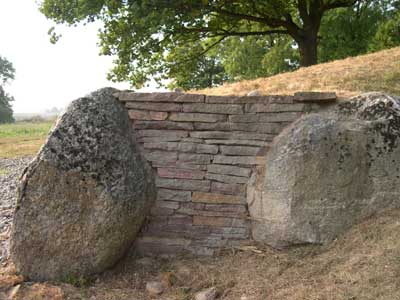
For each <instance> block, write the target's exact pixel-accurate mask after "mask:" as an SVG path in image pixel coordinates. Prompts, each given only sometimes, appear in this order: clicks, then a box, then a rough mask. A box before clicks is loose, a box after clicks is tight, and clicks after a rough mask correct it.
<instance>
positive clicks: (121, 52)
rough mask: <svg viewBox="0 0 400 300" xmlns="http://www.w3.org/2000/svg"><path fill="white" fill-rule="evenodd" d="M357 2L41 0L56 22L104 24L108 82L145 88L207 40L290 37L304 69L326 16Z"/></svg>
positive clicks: (313, 58) (311, 58) (102, 37)
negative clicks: (174, 56) (181, 52)
mask: <svg viewBox="0 0 400 300" xmlns="http://www.w3.org/2000/svg"><path fill="white" fill-rule="evenodd" d="M359 1H362V0H240V1H239V0H173V1H172V0H64V1H59V0H43V1H42V3H41V7H40V9H41V11H42V12H43V13H44V14H45V15H46V16H47V17H48V18H50V19H52V20H54V21H56V22H58V23H66V24H70V25H72V24H76V23H79V22H91V21H94V20H97V19H99V20H101V21H103V23H104V28H103V29H102V31H101V33H100V45H101V47H102V54H105V55H115V56H116V57H117V58H116V60H115V67H114V69H113V70H112V72H111V73H110V79H113V80H116V81H122V80H128V81H130V82H132V83H133V84H134V85H136V86H141V85H142V84H143V83H144V82H146V81H147V80H149V78H150V77H151V76H155V75H157V74H158V75H159V74H166V73H168V66H170V65H171V64H169V63H168V59H167V56H168V53H170V52H171V51H173V49H174V48H176V47H182V45H186V46H185V47H190V45H192V44H196V43H197V42H198V41H202V42H204V41H206V40H208V39H215V40H216V42H218V43H222V42H223V41H224V40H225V39H227V38H228V37H232V36H240V37H246V36H269V35H276V34H279V35H286V36H289V37H290V38H291V40H293V41H295V42H296V43H297V46H298V47H297V49H298V53H299V55H298V56H299V58H300V59H299V60H300V64H301V65H302V66H309V65H312V64H315V63H317V43H318V32H319V29H320V25H321V20H322V18H323V16H324V15H325V14H326V13H327V12H329V11H331V10H334V9H337V8H340V7H352V6H353V5H355V4H356V3H357V2H359ZM53 36H54V33H53ZM191 52H192V51H189V53H191ZM269 61H270V62H271V60H269ZM181 66H182V68H185V66H184V64H183V63H182V64H181Z"/></svg>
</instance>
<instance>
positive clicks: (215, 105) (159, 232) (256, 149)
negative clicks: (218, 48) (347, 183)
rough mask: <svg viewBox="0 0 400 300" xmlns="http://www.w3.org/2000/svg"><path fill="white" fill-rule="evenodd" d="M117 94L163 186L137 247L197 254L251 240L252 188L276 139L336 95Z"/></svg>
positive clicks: (146, 250) (147, 251) (150, 251)
mask: <svg viewBox="0 0 400 300" xmlns="http://www.w3.org/2000/svg"><path fill="white" fill-rule="evenodd" d="M117 97H118V98H119V100H120V101H122V102H123V103H124V104H125V106H126V108H127V109H128V112H129V117H130V119H131V121H132V126H133V129H134V130H133V132H134V135H135V137H136V139H137V141H138V142H139V144H140V147H141V151H142V153H143V155H144V156H145V158H146V159H147V161H148V162H149V163H150V164H151V166H152V167H153V170H154V172H155V174H156V186H157V190H158V196H157V201H156V204H155V206H154V207H153V209H152V211H151V216H150V217H149V219H148V222H147V224H146V226H144V228H143V229H142V234H141V237H140V238H139V239H138V240H137V242H136V249H137V250H138V251H139V252H142V253H144V254H176V253H184V252H188V253H192V254H200V255H212V254H213V253H214V252H215V251H216V250H218V249H221V248H223V247H232V246H237V245H240V244H241V243H242V242H244V241H248V240H250V239H251V232H250V220H249V214H248V206H249V205H251V203H249V199H248V192H249V191H251V190H252V189H251V187H252V186H254V184H255V182H256V181H257V176H258V177H260V176H262V174H263V172H264V171H265V170H263V168H264V164H265V158H266V154H267V152H268V149H269V146H270V144H271V142H272V140H273V138H274V137H275V136H276V135H278V134H279V133H280V132H281V131H282V130H283V129H284V128H285V127H287V126H288V125H289V124H291V123H292V122H293V121H295V120H297V119H298V118H299V117H300V116H301V115H302V114H304V113H306V112H308V111H310V110H312V109H315V107H318V106H319V104H321V103H323V104H326V103H331V102H332V101H334V100H335V99H336V95H335V94H331V93H324V94H320V93H299V94H296V95H295V96H249V97H234V96H206V95H198V94H182V93H134V92H130V91H125V92H119V93H117ZM315 103H319V104H317V105H316V104H315ZM248 185H249V186H250V187H249V189H248ZM248 190H249V191H248ZM250 198H251V197H250ZM250 200H251V199H250Z"/></svg>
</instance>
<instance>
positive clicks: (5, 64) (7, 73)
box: [0, 56, 15, 123]
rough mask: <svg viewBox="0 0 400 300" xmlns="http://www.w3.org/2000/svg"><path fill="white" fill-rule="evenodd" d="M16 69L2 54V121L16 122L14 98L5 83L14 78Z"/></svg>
mask: <svg viewBox="0 0 400 300" xmlns="http://www.w3.org/2000/svg"><path fill="white" fill-rule="evenodd" d="M14 74H15V69H14V67H13V65H12V64H11V63H10V62H9V61H8V60H7V59H5V58H3V57H1V56H0V123H11V122H14V118H13V110H12V107H11V104H10V102H11V101H13V100H14V98H13V97H12V96H10V95H9V94H7V93H6V92H5V90H4V85H5V84H6V83H7V82H9V81H10V80H12V79H14Z"/></svg>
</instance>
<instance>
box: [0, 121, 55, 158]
mask: <svg viewBox="0 0 400 300" xmlns="http://www.w3.org/2000/svg"><path fill="white" fill-rule="evenodd" d="M52 125H53V121H46V122H38V123H36V122H16V123H14V124H2V125H0V158H1V157H7V158H11V157H22V156H28V155H35V154H36V153H37V152H38V150H39V149H40V147H41V146H42V144H43V142H44V140H45V139H46V136H47V133H48V132H49V130H50V128H51V126H52Z"/></svg>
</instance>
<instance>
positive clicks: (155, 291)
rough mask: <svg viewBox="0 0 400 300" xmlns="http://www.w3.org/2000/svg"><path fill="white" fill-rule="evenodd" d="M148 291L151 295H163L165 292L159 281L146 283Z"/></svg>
mask: <svg viewBox="0 0 400 300" xmlns="http://www.w3.org/2000/svg"><path fill="white" fill-rule="evenodd" d="M146 290H147V292H148V293H149V294H150V295H161V294H162V293H163V292H164V286H163V285H162V283H161V282H158V281H149V282H147V283H146Z"/></svg>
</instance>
